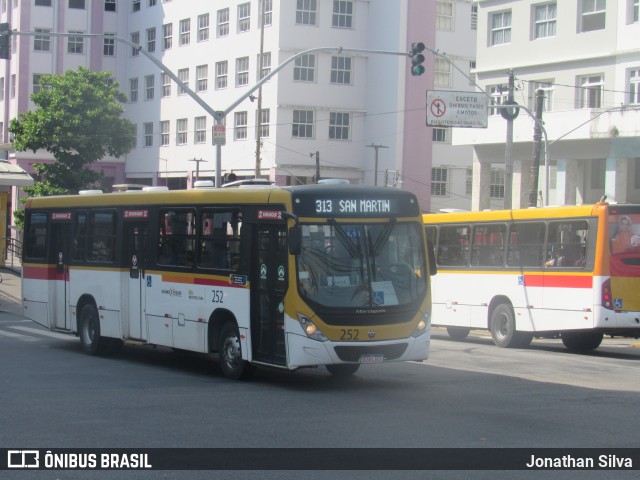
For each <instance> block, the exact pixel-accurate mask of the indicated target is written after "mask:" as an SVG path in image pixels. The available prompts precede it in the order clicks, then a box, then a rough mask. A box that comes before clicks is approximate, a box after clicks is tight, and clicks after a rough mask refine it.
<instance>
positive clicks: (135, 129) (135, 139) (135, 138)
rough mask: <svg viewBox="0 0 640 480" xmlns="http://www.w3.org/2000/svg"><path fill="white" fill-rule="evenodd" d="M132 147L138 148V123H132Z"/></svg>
mask: <svg viewBox="0 0 640 480" xmlns="http://www.w3.org/2000/svg"><path fill="white" fill-rule="evenodd" d="M133 148H138V124H136V123H134V124H133Z"/></svg>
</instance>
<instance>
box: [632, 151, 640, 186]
mask: <svg viewBox="0 0 640 480" xmlns="http://www.w3.org/2000/svg"><path fill="white" fill-rule="evenodd" d="M634 167H635V168H634V174H633V188H634V190H640V158H636V159H635V161H634Z"/></svg>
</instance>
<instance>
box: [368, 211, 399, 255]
mask: <svg viewBox="0 0 640 480" xmlns="http://www.w3.org/2000/svg"><path fill="white" fill-rule="evenodd" d="M395 224H396V219H395V218H392V219H391V220H389V223H387V224H386V225H385V226H384V227H382V231H381V232H380V235H378V238H376V241H375V243H374V244H373V245H372V246H371V247H370V248H371V255H373V256H374V257H377V256H378V255H380V252H381V251H382V247H383V246H384V245H385V244H386V243H387V240H389V235H391V230H393V227H394V226H395Z"/></svg>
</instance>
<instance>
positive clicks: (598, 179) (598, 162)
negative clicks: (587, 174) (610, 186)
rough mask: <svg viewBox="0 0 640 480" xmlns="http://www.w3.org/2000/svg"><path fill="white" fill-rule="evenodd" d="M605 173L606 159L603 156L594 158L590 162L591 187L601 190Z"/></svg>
mask: <svg viewBox="0 0 640 480" xmlns="http://www.w3.org/2000/svg"><path fill="white" fill-rule="evenodd" d="M606 174H607V160H606V159H605V158H595V159H594V160H593V162H592V163H591V188H592V189H593V190H602V189H603V188H604V180H605V176H606Z"/></svg>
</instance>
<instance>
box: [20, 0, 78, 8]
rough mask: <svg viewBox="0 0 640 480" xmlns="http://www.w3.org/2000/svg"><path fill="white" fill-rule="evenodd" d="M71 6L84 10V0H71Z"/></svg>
mask: <svg viewBox="0 0 640 480" xmlns="http://www.w3.org/2000/svg"><path fill="white" fill-rule="evenodd" d="M16 3H17V2H16ZM69 8H78V9H80V10H84V0H69Z"/></svg>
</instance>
